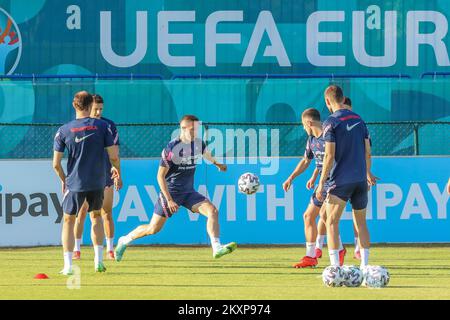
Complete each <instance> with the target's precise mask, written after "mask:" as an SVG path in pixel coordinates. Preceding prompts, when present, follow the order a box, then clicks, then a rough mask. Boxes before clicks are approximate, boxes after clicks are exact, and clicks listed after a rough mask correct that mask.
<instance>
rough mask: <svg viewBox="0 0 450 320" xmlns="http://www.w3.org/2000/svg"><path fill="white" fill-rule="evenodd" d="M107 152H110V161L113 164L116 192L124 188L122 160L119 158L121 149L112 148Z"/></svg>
mask: <svg viewBox="0 0 450 320" xmlns="http://www.w3.org/2000/svg"><path fill="white" fill-rule="evenodd" d="M106 151H107V152H108V156H109V161H110V162H111V165H112V168H111V174H112V178H113V179H114V181H115V182H114V184H115V188H116V190H120V189H121V188H122V185H123V183H122V175H121V171H120V158H119V149H118V148H117V146H115V145H114V146H111V147H108V148H106Z"/></svg>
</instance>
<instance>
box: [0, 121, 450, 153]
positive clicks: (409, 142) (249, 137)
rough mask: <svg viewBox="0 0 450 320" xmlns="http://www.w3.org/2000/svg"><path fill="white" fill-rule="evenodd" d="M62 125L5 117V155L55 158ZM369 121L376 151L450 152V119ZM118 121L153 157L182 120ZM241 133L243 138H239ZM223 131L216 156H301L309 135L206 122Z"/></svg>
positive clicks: (129, 147) (126, 136)
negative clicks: (260, 150)
mask: <svg viewBox="0 0 450 320" xmlns="http://www.w3.org/2000/svg"><path fill="white" fill-rule="evenodd" d="M60 125H61V124H43V123H41V124H38V123H31V124H20V123H0V159H50V158H51V157H52V155H53V149H52V148H53V138H54V135H55V134H56V131H57V129H58V127H59V126H60ZM367 125H368V128H369V131H370V134H371V138H372V143H373V145H372V149H373V155H375V156H417V155H420V156H425V155H427V156H439V155H446V156H448V155H450V143H449V141H450V122H436V121H428V122H426V121H424V122H407V121H405V122H401V121H398V122H368V123H367ZM117 127H118V131H119V135H120V143H121V151H120V153H121V156H122V158H151V157H159V156H160V155H161V150H162V149H163V148H164V147H165V145H166V144H167V142H168V141H169V140H170V137H171V136H173V135H174V134H176V130H177V129H178V127H179V125H178V124H177V123H139V124H131V123H130V124H118V125H117ZM236 134H237V135H238V136H241V138H242V137H244V138H243V139H241V140H240V141H239V142H238V140H237V138H235V137H234V135H236ZM218 135H220V136H221V138H222V140H223V141H224V144H225V146H224V148H223V150H222V151H220V150H217V149H216V156H225V155H226V156H236V155H245V156H252V155H254V154H253V153H252V152H253V149H251V148H249V145H252V146H254V144H257V145H258V146H261V143H263V144H264V143H266V145H267V153H266V154H262V155H263V156H264V155H269V156H270V155H276V154H277V153H278V155H279V156H282V157H298V156H302V155H303V153H304V150H305V144H306V139H307V136H306V133H305V131H304V130H303V128H302V127H301V125H300V124H299V123H236V122H235V123H220V122H219V123H212V122H209V123H203V132H202V136H203V137H204V138H206V141H207V142H208V143H209V142H214V141H217V140H216V139H217V136H218ZM227 135H228V139H227ZM230 137H231V138H230ZM227 140H228V141H227ZM230 142H231V143H232V144H231V143H230ZM243 142H244V143H243ZM258 155H261V154H260V153H258Z"/></svg>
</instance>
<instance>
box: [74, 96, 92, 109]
mask: <svg viewBox="0 0 450 320" xmlns="http://www.w3.org/2000/svg"><path fill="white" fill-rule="evenodd" d="M93 102H94V99H93V98H92V95H91V94H90V93H89V92H87V91H80V92H77V93H76V94H75V96H74V97H73V104H74V105H75V108H77V109H78V110H80V111H88V110H89V109H90V108H91V106H92V103H93Z"/></svg>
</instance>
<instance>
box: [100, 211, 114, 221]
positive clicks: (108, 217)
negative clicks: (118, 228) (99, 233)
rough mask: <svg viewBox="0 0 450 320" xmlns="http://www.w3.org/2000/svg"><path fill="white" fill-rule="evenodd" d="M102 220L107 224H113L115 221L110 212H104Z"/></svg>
mask: <svg viewBox="0 0 450 320" xmlns="http://www.w3.org/2000/svg"><path fill="white" fill-rule="evenodd" d="M102 218H103V221H105V222H112V221H113V218H112V214H111V213H110V212H106V211H103V212H102Z"/></svg>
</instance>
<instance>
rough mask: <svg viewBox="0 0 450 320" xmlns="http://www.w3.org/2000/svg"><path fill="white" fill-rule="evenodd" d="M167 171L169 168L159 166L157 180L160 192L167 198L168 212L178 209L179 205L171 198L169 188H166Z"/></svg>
mask: <svg viewBox="0 0 450 320" xmlns="http://www.w3.org/2000/svg"><path fill="white" fill-rule="evenodd" d="M168 172H169V168H167V167H163V166H159V169H158V175H157V180H158V185H159V188H160V189H161V193H162V194H163V195H164V198H166V199H167V206H168V207H169V210H170V213H175V212H177V211H178V209H179V205H178V204H177V203H176V202H175V201H174V200H173V198H172V196H171V195H170V192H169V188H167V182H166V175H167V173H168Z"/></svg>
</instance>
